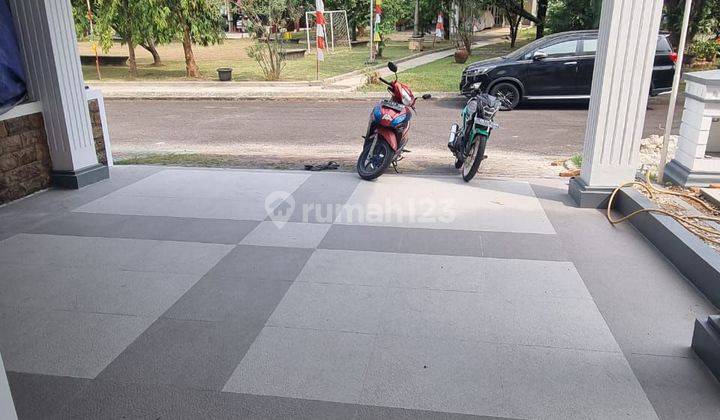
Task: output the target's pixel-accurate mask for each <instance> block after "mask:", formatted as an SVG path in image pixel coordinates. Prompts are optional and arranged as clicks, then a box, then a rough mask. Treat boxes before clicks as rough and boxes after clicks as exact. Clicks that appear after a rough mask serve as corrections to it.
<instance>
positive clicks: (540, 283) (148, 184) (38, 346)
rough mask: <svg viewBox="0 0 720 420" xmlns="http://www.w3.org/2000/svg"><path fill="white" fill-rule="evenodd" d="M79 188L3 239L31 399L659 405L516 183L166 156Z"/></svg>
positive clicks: (266, 411)
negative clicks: (188, 164) (174, 162)
mask: <svg viewBox="0 0 720 420" xmlns="http://www.w3.org/2000/svg"><path fill="white" fill-rule="evenodd" d="M277 191H282V192H285V193H289V194H291V196H290V198H285V200H279V201H278V200H275V201H273V200H269V201H268V200H267V197H268V196H270V195H272V194H273V193H275V192H277ZM67 194H73V193H69V192H68V193H67ZM76 194H82V192H78V193H76ZM75 204H77V205H73V206H70V208H69V210H70V211H64V212H58V213H57V214H55V215H54V217H52V218H49V219H48V220H46V221H44V222H41V223H37V224H33V225H30V226H28V227H26V228H23V229H22V232H15V233H13V234H8V235H6V237H7V238H6V239H5V240H3V241H0V263H1V264H2V266H3V275H2V277H1V278H0V353H1V354H2V357H3V360H4V362H5V366H6V368H7V370H8V371H9V372H10V373H9V376H10V380H11V384H12V386H13V389H14V391H17V392H16V393H15V398H16V400H18V406H19V407H20V408H19V409H21V410H25V411H23V413H25V414H27V415H28V417H33V416H38V417H43V413H45V414H47V412H43V411H42V410H53V411H52V412H53V413H55V414H58V415H59V413H62V415H63V416H70V417H81V418H103V417H105V418H107V417H115V416H121V415H122V416H127V417H153V418H156V417H160V416H167V417H183V416H185V417H193V416H195V415H197V416H201V417H202V416H204V415H207V416H208V417H224V416H227V417H234V416H235V415H238V416H255V417H283V416H285V415H289V416H299V417H318V416H325V417H329V418H346V417H370V418H373V417H379V416H388V417H397V416H400V415H407V416H409V417H420V416H422V415H427V416H428V417H434V416H435V415H438V414H439V413H445V414H444V415H447V416H457V417H458V418H460V417H462V416H463V415H477V416H494V417H510V418H527V417H567V418H579V417H597V418H602V417H604V418H617V417H629V418H654V417H655V412H654V411H653V407H652V406H651V404H650V402H649V401H648V399H647V398H646V396H645V393H644V392H643V389H642V388H641V386H640V384H639V383H638V380H637V379H636V377H635V376H634V374H633V372H632V370H631V369H630V366H629V365H628V362H627V360H626V359H625V357H624V355H623V353H622V352H621V350H620V347H619V346H618V343H617V342H616V340H615V338H614V337H613V334H612V333H611V331H610V329H609V328H608V325H607V324H606V322H605V320H604V318H603V316H602V315H601V313H600V311H599V310H598V308H597V306H596V304H595V302H594V300H593V297H592V296H591V294H590V293H589V292H588V289H587V288H586V287H585V284H584V283H583V280H582V279H581V277H580V275H579V274H578V271H577V270H576V267H575V265H574V264H573V263H572V262H569V261H568V258H567V256H566V255H565V253H564V250H563V247H562V246H560V245H559V243H558V239H557V235H556V232H555V229H554V228H553V225H552V224H551V223H550V221H549V219H548V217H547V216H546V214H545V212H544V210H543V208H542V206H541V205H540V202H539V200H538V199H537V198H536V197H535V194H534V192H533V189H532V188H531V187H530V185H529V184H528V183H525V182H517V181H492V180H482V179H480V180H477V181H475V182H473V183H470V184H465V183H463V182H462V181H461V180H459V178H456V177H452V178H451V177H410V176H392V175H389V176H387V177H382V178H381V179H379V180H378V181H376V182H359V181H358V179H357V178H356V177H355V176H354V175H352V174H342V173H339V174H335V173H317V174H312V175H308V174H306V173H298V172H273V171H239V170H211V169H207V170H200V169H166V170H158V171H154V172H152V173H149V174H147V176H144V177H142V178H140V179H137V180H133V181H132V182H127V183H126V185H124V186H122V187H119V188H118V187H113V188H110V190H109V191H106V194H103V195H98V196H97V197H91V199H88V200H86V202H84V203H75ZM368 209H370V210H368ZM360 211H365V212H366V213H364V214H362V215H359V214H355V215H354V214H353V212H360ZM356 216H357V217H356ZM361 216H362V217H361ZM46 388H47V389H51V390H54V391H53V392H54V393H52V392H51V393H49V394H48V393H44V392H41V390H43V389H46ZM32 399H37V401H36V402H37V404H34V405H33V404H31V403H28V401H29V400H32ZM43 404H45V406H43ZM38 410H39V411H38ZM382 410H390V411H382ZM240 414H242V415H240Z"/></svg>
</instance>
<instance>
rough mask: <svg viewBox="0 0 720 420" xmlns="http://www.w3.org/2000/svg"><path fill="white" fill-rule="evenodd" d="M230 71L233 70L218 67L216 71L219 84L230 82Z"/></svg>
mask: <svg viewBox="0 0 720 420" xmlns="http://www.w3.org/2000/svg"><path fill="white" fill-rule="evenodd" d="M232 71H233V69H232V68H230V67H220V68H219V69H217V72H218V79H220V81H221V82H229V81H231V80H232Z"/></svg>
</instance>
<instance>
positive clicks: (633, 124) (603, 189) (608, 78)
mask: <svg viewBox="0 0 720 420" xmlns="http://www.w3.org/2000/svg"><path fill="white" fill-rule="evenodd" d="M662 6H663V0H606V1H603V4H602V14H601V18H600V31H599V32H600V33H599V38H598V52H597V56H596V59H595V70H594V74H593V83H592V97H591V99H590V110H589V113H588V120H587V129H586V132H585V145H584V148H583V164H582V170H581V173H580V177H579V178H575V179H573V180H572V181H571V184H570V194H571V195H572V196H573V197H574V198H575V199H576V201H578V203H579V204H580V205H581V206H582V207H596V206H598V205H601V204H602V202H603V201H604V200H605V199H606V198H607V193H608V191H609V190H611V189H612V188H613V187H616V186H618V185H620V184H622V183H624V182H626V181H630V180H633V179H634V178H635V172H636V170H637V168H638V166H639V154H640V138H641V137H642V131H643V127H644V124H645V110H646V107H647V101H648V94H649V91H650V81H651V77H652V69H653V62H654V59H655V49H656V47H657V38H658V32H659V30H660V15H661V11H662Z"/></svg>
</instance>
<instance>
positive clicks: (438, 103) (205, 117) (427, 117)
mask: <svg viewBox="0 0 720 420" xmlns="http://www.w3.org/2000/svg"><path fill="white" fill-rule="evenodd" d="M375 102H376V101H372V100H343V101H300V100H288V101H278V100H274V101H107V103H106V108H107V113H108V119H109V123H110V135H111V139H112V146H113V151H114V152H116V153H119V154H120V155H128V154H137V153H148V152H168V151H170V152H193V153H211V154H236V155H244V156H248V155H253V156H261V157H263V159H265V160H266V161H272V159H273V156H278V158H279V159H280V156H283V155H285V156H294V157H296V158H297V157H299V158H302V157H305V158H306V159H308V156H310V158H309V159H312V158H313V157H317V158H318V159H320V158H323V159H324V158H326V157H327V158H335V157H337V156H345V155H351V156H350V157H352V158H355V156H356V154H357V152H359V147H360V144H361V143H360V142H361V136H362V135H363V134H364V130H365V127H366V124H367V119H368V116H369V112H370V109H371V108H372V106H373V104H374V103H375ZM678 102H679V104H680V106H679V107H678V111H677V112H676V117H677V120H679V118H680V116H681V113H682V108H681V107H682V99H681V100H680V101H678ZM463 104H464V101H463V100H461V99H457V100H439V99H437V100H436V99H433V100H430V101H418V106H417V109H418V114H417V115H416V116H415V117H414V125H413V126H412V137H411V143H410V144H409V145H408V148H409V149H411V150H412V151H413V152H416V150H417V151H419V152H420V155H424V156H433V155H435V154H437V155H438V156H442V159H444V160H447V159H448V153H449V152H448V151H447V149H446V142H447V137H448V130H449V127H450V125H451V123H452V122H454V121H457V119H458V118H459V114H460V110H461V108H462V106H463ZM667 104H668V96H662V97H657V98H651V99H650V103H649V105H648V111H647V117H646V122H645V131H644V134H645V136H648V135H650V134H661V133H662V127H663V126H664V122H665V118H666V112H667ZM586 120H587V104H578V105H554V104H537V105H532V106H525V107H521V108H520V109H517V110H514V111H511V112H502V113H500V114H499V116H498V117H497V118H496V121H497V122H499V123H500V124H501V127H502V128H501V129H500V130H497V131H495V132H494V133H493V137H492V139H491V146H489V148H490V150H491V151H495V152H504V153H510V154H513V153H514V154H516V155H519V156H523V155H527V156H538V157H547V159H550V158H557V157H569V156H572V155H573V154H575V153H578V152H580V151H581V150H582V145H583V136H584V132H585V125H586ZM352 155H354V156H352Z"/></svg>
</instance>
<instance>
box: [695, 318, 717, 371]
mask: <svg viewBox="0 0 720 420" xmlns="http://www.w3.org/2000/svg"><path fill="white" fill-rule="evenodd" d="M692 348H693V350H695V353H696V354H697V355H698V356H699V357H700V359H702V361H703V362H704V363H705V366H707V367H708V369H710V371H711V372H712V373H713V375H715V377H716V378H718V379H720V316H711V317H708V319H707V321H701V320H699V319H696V320H695V331H694V333H693V339H692Z"/></svg>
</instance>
